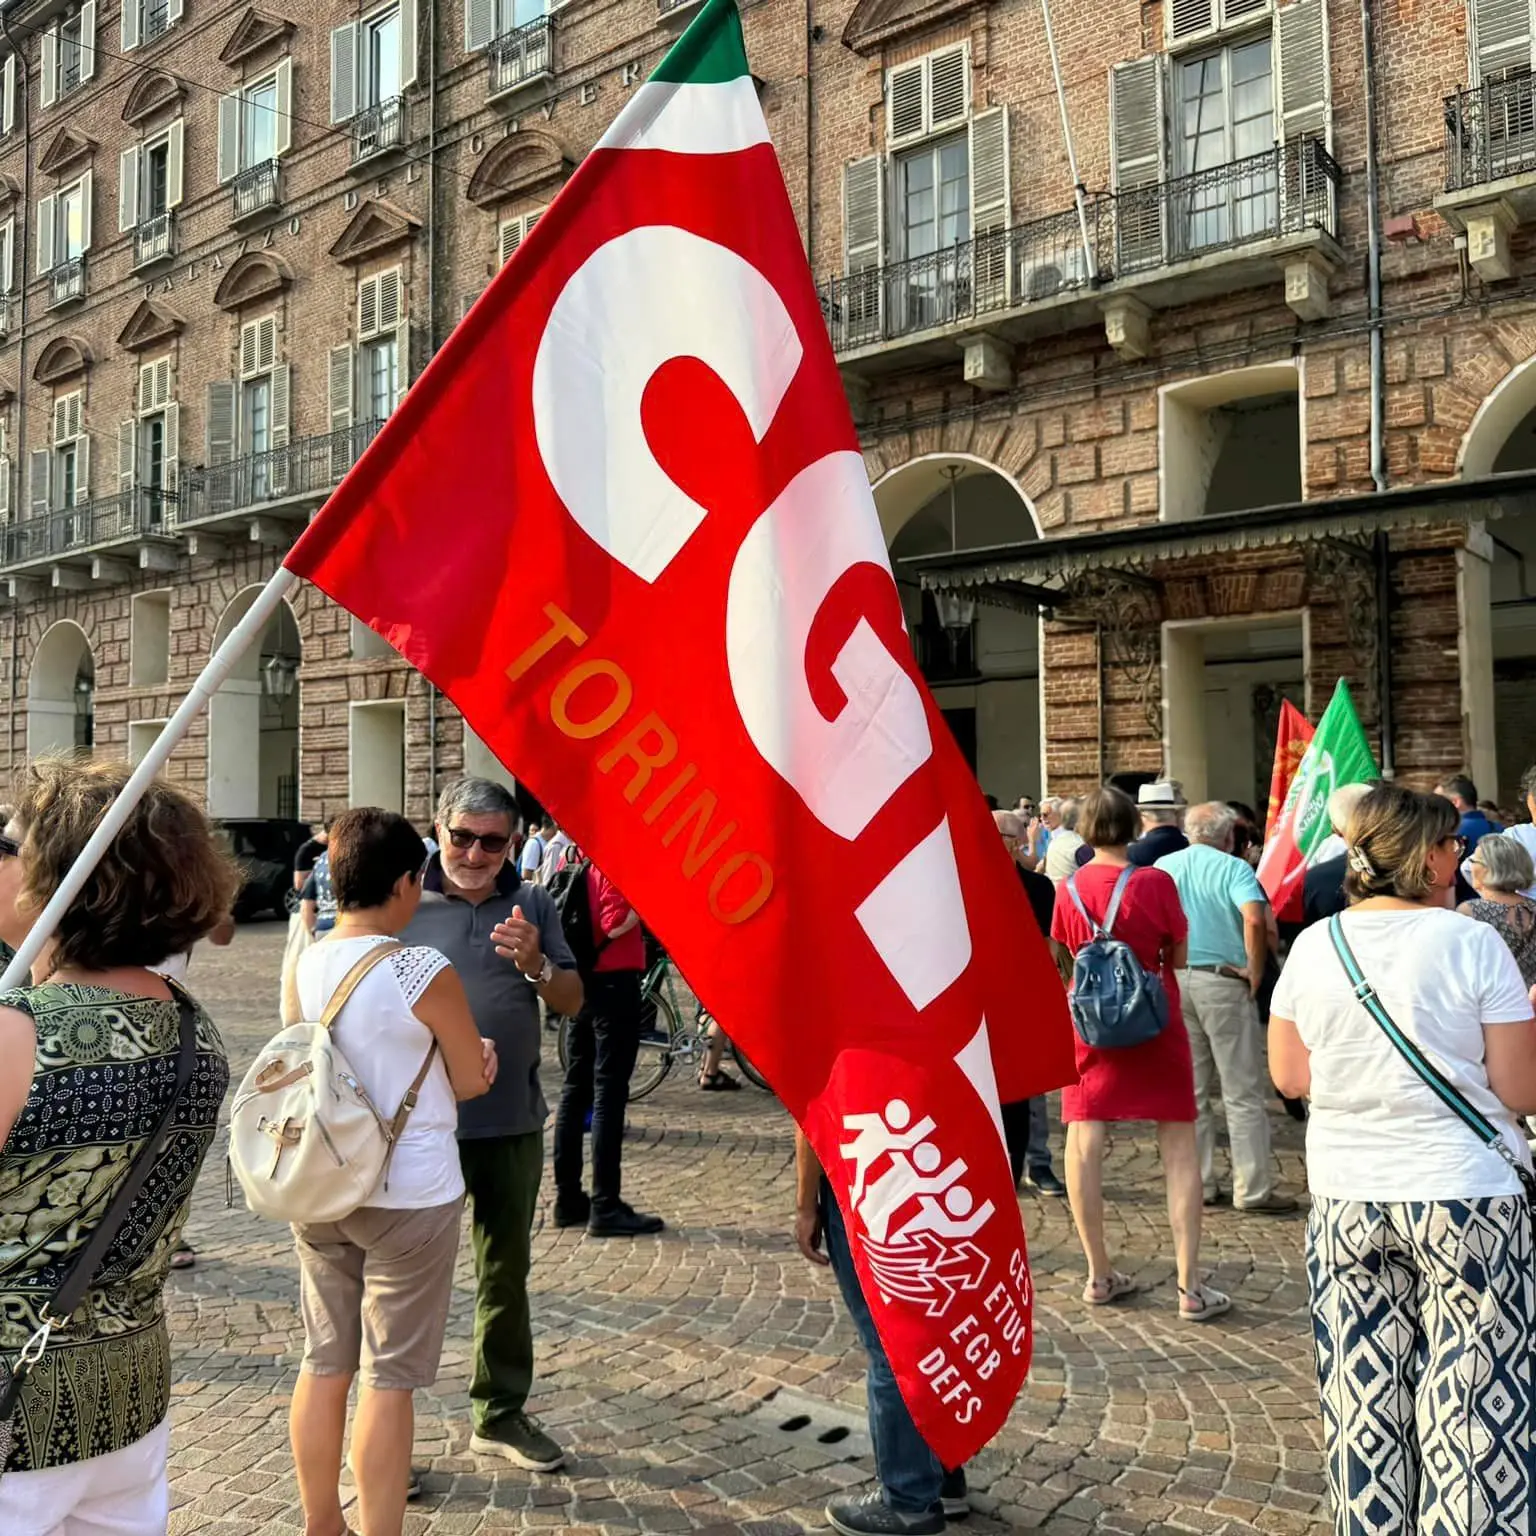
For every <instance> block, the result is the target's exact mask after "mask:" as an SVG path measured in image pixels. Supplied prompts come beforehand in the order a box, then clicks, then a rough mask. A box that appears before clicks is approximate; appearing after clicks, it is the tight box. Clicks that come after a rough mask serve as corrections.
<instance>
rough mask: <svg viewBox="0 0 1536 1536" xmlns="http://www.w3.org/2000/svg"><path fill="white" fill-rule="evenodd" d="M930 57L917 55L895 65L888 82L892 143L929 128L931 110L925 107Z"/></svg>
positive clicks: (919, 134) (888, 106)
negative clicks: (909, 61) (910, 60)
mask: <svg viewBox="0 0 1536 1536" xmlns="http://www.w3.org/2000/svg"><path fill="white" fill-rule="evenodd" d="M926 74H927V61H926V60H925V59H917V60H915V61H914V62H913V63H911V64H902V65H899V66H898V67H897V68H895V69H893V70H892V71H891V73H890V75H889V77H888V79H887V82H886V118H887V123H888V137H889V138H890V141H891V143H892V144H899V143H903V142H904V141H905V140H907V139H915V138H919V137H920V136H921V135H922V134H924V133H925V132H927V128H928V114H927V112H926V111H925V110H924V101H923V98H924V96H925V94H926V92H925V90H924V77H925V76H926Z"/></svg>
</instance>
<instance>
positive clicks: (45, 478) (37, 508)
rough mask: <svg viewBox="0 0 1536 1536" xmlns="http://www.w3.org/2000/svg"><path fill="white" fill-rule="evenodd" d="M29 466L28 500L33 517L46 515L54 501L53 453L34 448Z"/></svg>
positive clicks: (44, 449) (45, 449)
mask: <svg viewBox="0 0 1536 1536" xmlns="http://www.w3.org/2000/svg"><path fill="white" fill-rule="evenodd" d="M29 457H30V462H29V464H28V466H27V501H28V504H29V506H30V508H31V515H32V516H33V517H46V516H47V515H48V511H49V507H50V505H51V503H52V500H53V496H52V488H51V486H50V483H49V482H50V481H51V480H52V478H53V453H52V452H51V451H50V450H49V449H47V448H34V449H33V450H32V452H31V455H30V456H29Z"/></svg>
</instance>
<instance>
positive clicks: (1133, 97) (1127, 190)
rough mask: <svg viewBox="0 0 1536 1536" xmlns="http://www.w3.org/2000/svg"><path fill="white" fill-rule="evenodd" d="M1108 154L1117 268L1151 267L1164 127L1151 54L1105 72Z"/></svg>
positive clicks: (1158, 228) (1158, 222)
mask: <svg viewBox="0 0 1536 1536" xmlns="http://www.w3.org/2000/svg"><path fill="white" fill-rule="evenodd" d="M1109 119H1110V151H1111V160H1112V173H1113V180H1114V189H1115V246H1116V257H1117V261H1116V265H1117V267H1119V268H1120V269H1121V270H1126V271H1134V270H1136V269H1139V268H1142V267H1146V266H1154V265H1157V264H1159V263H1160V262H1161V261H1162V259H1163V192H1162V187H1161V185H1160V183H1161V182H1162V181H1163V179H1164V162H1163V156H1164V144H1165V138H1166V134H1165V127H1164V116H1163V61H1162V59H1161V58H1160V57H1159V56H1158V55H1156V54H1149V55H1148V56H1147V57H1146V58H1142V59H1134V60H1131V61H1130V62H1129V63H1125V64H1116V65H1115V66H1114V67H1113V68H1112V69H1111V70H1110V72H1109Z"/></svg>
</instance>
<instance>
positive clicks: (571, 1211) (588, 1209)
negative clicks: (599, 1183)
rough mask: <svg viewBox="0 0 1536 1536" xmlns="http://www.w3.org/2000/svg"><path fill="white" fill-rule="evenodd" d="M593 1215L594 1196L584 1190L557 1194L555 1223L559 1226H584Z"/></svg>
mask: <svg viewBox="0 0 1536 1536" xmlns="http://www.w3.org/2000/svg"><path fill="white" fill-rule="evenodd" d="M591 1215H592V1197H591V1196H590V1195H588V1194H587V1193H586V1192H585V1191H584V1190H577V1191H576V1193H575V1194H574V1195H556V1196H555V1225H556V1226H557V1227H584V1226H586V1224H587V1221H588V1219H589V1218H590V1217H591Z"/></svg>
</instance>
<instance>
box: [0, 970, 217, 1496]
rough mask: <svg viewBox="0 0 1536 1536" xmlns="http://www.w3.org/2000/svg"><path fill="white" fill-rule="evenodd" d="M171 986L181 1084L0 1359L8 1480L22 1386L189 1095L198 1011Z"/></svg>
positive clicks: (75, 1302) (99, 1259) (73, 1304)
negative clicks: (24, 1330)
mask: <svg viewBox="0 0 1536 1536" xmlns="http://www.w3.org/2000/svg"><path fill="white" fill-rule="evenodd" d="M166 984H167V985H168V986H169V987H170V989H171V994H172V996H173V997H174V998H175V999H176V1009H177V1012H178V1014H179V1015H180V1021H181V1038H180V1049H179V1052H178V1054H177V1057H176V1086H175V1088H174V1089H173V1090H172V1092H171V1096H170V1098H169V1100H168V1101H167V1102H166V1106H165V1108H164V1109H163V1110H162V1111H161V1113H160V1118H159V1120H158V1121H156V1122H155V1128H154V1130H152V1131H151V1132H150V1133H149V1135H148V1137H146V1138H145V1141H144V1145H143V1146H142V1147H140V1148H139V1150H138V1152H137V1154H136V1155H135V1157H134V1159H133V1161H132V1162H131V1163H130V1164H129V1166H128V1172H127V1175H126V1176H125V1177H124V1179H123V1182H122V1183H121V1184H120V1185H119V1186H118V1189H117V1193H116V1194H115V1195H113V1197H112V1203H111V1204H110V1205H108V1207H107V1209H106V1213H105V1214H104V1215H103V1216H102V1218H101V1220H100V1221H99V1222H98V1223H97V1224H96V1230H95V1231H94V1232H93V1233H92V1234H91V1237H90V1241H89V1242H87V1243H86V1245H85V1247H84V1248H82V1249H81V1250H80V1256H79V1257H78V1258H77V1259H76V1260H75V1261H74V1263H73V1264H71V1265H70V1266H69V1273H68V1274H67V1275H65V1277H64V1279H63V1281H62V1282H61V1283H60V1285H59V1288H58V1289H57V1290H56V1291H55V1292H54V1293H53V1295H52V1296H50V1297H49V1298H48V1301H47V1303H46V1304H45V1305H44V1307H43V1311H42V1321H41V1322H40V1323H39V1324H38V1327H37V1330H36V1332H34V1333H33V1335H32V1337H31V1338H30V1339H28V1340H27V1342H26V1343H25V1344H24V1345H23V1346H22V1349H21V1354H20V1355H19V1356H18V1357H17V1359H16V1362H15V1364H14V1365H13V1364H11V1363H10V1362H9V1361H7V1360H6V1359H5V1358H4V1356H0V1476H4V1473H5V1465H6V1463H7V1462H8V1461H9V1460H10V1459H11V1451H12V1450H13V1449H14V1448H15V1444H16V1408H17V1405H18V1404H19V1403H20V1401H21V1393H22V1388H23V1387H24V1386H25V1385H26V1381H27V1377H28V1376H29V1375H30V1374H31V1371H32V1367H33V1366H35V1365H36V1364H37V1362H38V1361H39V1360H41V1359H42V1358H43V1351H44V1350H46V1349H47V1348H48V1340H49V1337H50V1336H51V1335H52V1333H53V1330H54V1329H55V1328H66V1327H68V1325H69V1320H70V1318H71V1317H72V1316H73V1315H74V1313H75V1310H76V1308H78V1307H79V1305H80V1303H81V1302H82V1301H84V1300H85V1293H86V1292H87V1291H88V1290H90V1288H91V1282H92V1281H93V1280H94V1279H95V1278H96V1275H97V1273H98V1272H99V1271H100V1269H101V1266H102V1264H103V1263H104V1262H105V1260H106V1257H107V1250H108V1249H109V1248H111V1246H112V1244H113V1242H114V1241H115V1240H116V1238H117V1234H118V1233H119V1232H120V1231H121V1230H122V1226H123V1223H124V1222H125V1221H126V1220H127V1219H128V1212H129V1211H130V1210H131V1209H132V1207H133V1202H134V1201H135V1200H137V1199H138V1197H139V1193H140V1191H141V1190H142V1189H143V1188H144V1183H145V1181H146V1180H147V1179H148V1178H149V1173H150V1170H151V1169H152V1168H153V1167H154V1164H155V1158H156V1156H157V1155H158V1154H159V1151H160V1147H161V1145H162V1143H163V1142H164V1141H165V1136H166V1132H167V1131H169V1130H170V1128H171V1117H172V1116H173V1115H174V1114H175V1113H176V1106H177V1104H179V1103H180V1102H181V1096H182V1094H183V1093H185V1092H186V1088H187V1084H188V1083H190V1082H191V1081H192V1072H193V1069H194V1068H195V1067H196V1065H197V1008H196V1006H195V1004H194V1003H193V1002H192V999H191V998H190V997H188V996H187V994H186V993H185V992H184V991H182V989H181V988H180V987H179V986H177V984H176V983H175V982H174V981H168V982H167V983H166Z"/></svg>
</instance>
